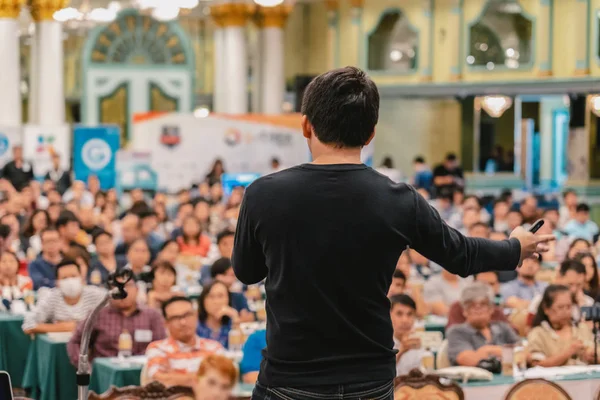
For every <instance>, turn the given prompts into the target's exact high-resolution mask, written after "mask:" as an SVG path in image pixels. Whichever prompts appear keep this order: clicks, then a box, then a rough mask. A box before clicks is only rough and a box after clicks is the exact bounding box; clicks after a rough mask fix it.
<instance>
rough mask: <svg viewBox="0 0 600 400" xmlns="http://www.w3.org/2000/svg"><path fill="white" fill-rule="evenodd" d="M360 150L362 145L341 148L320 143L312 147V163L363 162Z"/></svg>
mask: <svg viewBox="0 0 600 400" xmlns="http://www.w3.org/2000/svg"><path fill="white" fill-rule="evenodd" d="M360 152H361V148H360V147H358V148H356V147H352V148H341V149H339V148H335V147H332V146H327V145H323V144H321V143H319V144H316V145H314V146H313V148H312V154H313V161H312V164H319V165H327V164H362V161H361V160H360Z"/></svg>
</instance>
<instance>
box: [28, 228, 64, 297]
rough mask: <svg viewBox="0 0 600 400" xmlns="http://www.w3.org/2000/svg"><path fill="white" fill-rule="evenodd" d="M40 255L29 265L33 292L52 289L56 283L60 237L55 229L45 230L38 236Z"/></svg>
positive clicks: (59, 259)
mask: <svg viewBox="0 0 600 400" xmlns="http://www.w3.org/2000/svg"><path fill="white" fill-rule="evenodd" d="M40 238H41V239H42V253H41V254H40V255H39V256H38V258H36V259H35V260H34V261H32V262H31V263H30V264H29V267H28V270H29V277H30V278H31V280H32V281H33V290H38V289H39V288H41V287H49V288H53V287H54V286H55V281H56V266H57V265H58V263H60V261H61V260H62V255H61V253H60V246H61V241H60V235H59V233H58V231H57V230H56V228H46V229H44V230H43V231H42V233H41V234H40Z"/></svg>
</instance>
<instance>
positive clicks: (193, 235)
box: [177, 216, 211, 257]
mask: <svg viewBox="0 0 600 400" xmlns="http://www.w3.org/2000/svg"><path fill="white" fill-rule="evenodd" d="M177 243H178V244H179V250H180V254H181V255H184V256H200V257H206V256H207V254H208V251H209V250H210V245H211V241H210V239H209V238H208V236H206V235H204V234H203V233H202V230H201V228H200V222H198V220H197V219H196V218H195V217H192V216H190V217H187V218H186V219H185V220H184V221H183V226H182V227H181V236H179V237H178V238H177Z"/></svg>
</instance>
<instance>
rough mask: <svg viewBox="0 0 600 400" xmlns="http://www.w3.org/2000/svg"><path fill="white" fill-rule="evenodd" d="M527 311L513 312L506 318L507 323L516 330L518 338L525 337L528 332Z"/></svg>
mask: <svg viewBox="0 0 600 400" xmlns="http://www.w3.org/2000/svg"><path fill="white" fill-rule="evenodd" d="M528 318H529V310H527V309H526V308H524V309H522V310H514V311H513V312H512V314H510V316H509V317H508V322H509V323H510V324H511V325H512V326H513V327H514V328H515V329H516V330H517V332H518V333H519V336H521V337H525V336H527V333H528V332H529V328H530V327H529V320H528Z"/></svg>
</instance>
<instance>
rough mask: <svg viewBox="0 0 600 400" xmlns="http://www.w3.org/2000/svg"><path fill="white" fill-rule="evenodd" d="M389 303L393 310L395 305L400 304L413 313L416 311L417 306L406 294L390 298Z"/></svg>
mask: <svg viewBox="0 0 600 400" xmlns="http://www.w3.org/2000/svg"><path fill="white" fill-rule="evenodd" d="M390 302H391V303H392V308H394V305H396V304H402V305H403V306H406V307H408V308H410V309H412V310H413V311H417V304H416V303H415V301H414V300H413V299H412V297H410V296H409V295H407V294H404V293H403V294H396V295H394V296H392V297H390Z"/></svg>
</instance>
